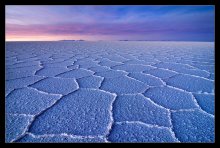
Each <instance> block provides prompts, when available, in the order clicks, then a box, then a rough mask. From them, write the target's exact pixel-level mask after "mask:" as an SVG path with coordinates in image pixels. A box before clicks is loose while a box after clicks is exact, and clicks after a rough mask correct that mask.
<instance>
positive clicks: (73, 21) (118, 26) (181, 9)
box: [6, 5, 215, 41]
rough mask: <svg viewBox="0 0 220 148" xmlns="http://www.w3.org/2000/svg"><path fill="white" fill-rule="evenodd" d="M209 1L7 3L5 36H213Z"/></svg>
mask: <svg viewBox="0 0 220 148" xmlns="http://www.w3.org/2000/svg"><path fill="white" fill-rule="evenodd" d="M214 15H215V14H214V6H209V5H207V6H203V5H200V6H195V5H194V6H189V5H187V6H184V5H183V6H182V5H179V6H175V5H171V6H169V5H162V6H160V5H152V6H149V5H148V6H144V5H134V6H132V5H119V6H117V5H112V6H107V5H105V6H93V5H88V6H80V5H77V6H75V5H74V6H70V5H67V6H65V5H61V6H46V5H45V6H43V5H40V6H36V5H35V6H31V5H25V6H22V5H19V6H16V5H13V6H6V40H65V39H84V40H177V41H214V27H215V26H214Z"/></svg>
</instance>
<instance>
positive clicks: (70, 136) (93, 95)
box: [5, 41, 215, 143]
mask: <svg viewBox="0 0 220 148" xmlns="http://www.w3.org/2000/svg"><path fill="white" fill-rule="evenodd" d="M5 61H6V73H5V74H6V89H5V92H6V99H5V100H6V102H5V103H6V142H61V143H65V142H214V141H215V133H214V126H215V125H214V120H215V110H214V107H215V106H214V102H215V101H214V98H215V93H214V83H215V79H214V78H215V74H214V66H215V61H214V43H212V42H143V41H142V42H138V41H132V42H116V41H112V42H105V41H100V42H87V41H84V42H78V41H75V42H62V41H60V42H6V57H5Z"/></svg>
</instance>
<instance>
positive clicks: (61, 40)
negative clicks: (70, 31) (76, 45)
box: [59, 40, 85, 41]
mask: <svg viewBox="0 0 220 148" xmlns="http://www.w3.org/2000/svg"><path fill="white" fill-rule="evenodd" d="M59 41H85V40H59Z"/></svg>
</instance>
